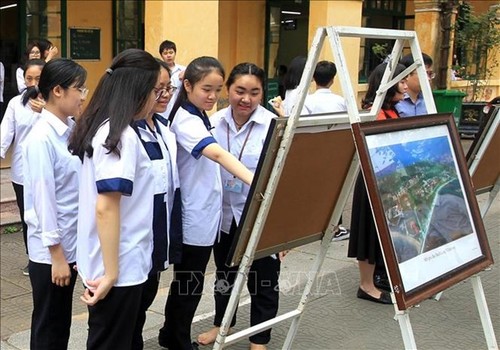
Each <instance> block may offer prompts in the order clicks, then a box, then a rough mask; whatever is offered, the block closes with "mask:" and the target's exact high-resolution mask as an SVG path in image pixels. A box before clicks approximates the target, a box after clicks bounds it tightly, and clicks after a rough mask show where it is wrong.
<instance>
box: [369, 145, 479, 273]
mask: <svg viewBox="0 0 500 350" xmlns="http://www.w3.org/2000/svg"><path fill="white" fill-rule="evenodd" d="M368 137H375V138H376V137H383V136H382V135H370V136H368ZM369 154H370V159H371V162H372V166H373V170H374V173H375V178H376V182H377V187H378V191H379V194H380V198H381V200H382V205H383V209H384V212H385V217H386V221H387V225H388V227H389V231H390V234H391V238H392V243H393V246H394V249H395V252H396V256H397V259H398V263H399V264H401V263H403V262H404V261H407V260H409V259H412V258H414V257H416V256H417V255H420V254H422V253H425V252H430V251H432V250H433V249H435V248H437V247H441V246H443V245H445V244H447V243H449V242H452V241H454V240H457V239H458V238H461V237H464V236H466V235H469V234H471V233H473V232H474V230H473V228H472V224H471V216H470V213H469V210H468V206H467V203H466V201H465V200H464V195H463V190H462V186H461V184H460V181H459V178H458V174H457V169H456V167H455V160H454V155H453V153H452V150H451V148H450V142H449V139H448V137H447V136H436V137H431V138H423V139H421V140H414V141H411V142H405V143H395V144H391V145H382V146H379V147H373V148H371V149H370V150H369Z"/></svg>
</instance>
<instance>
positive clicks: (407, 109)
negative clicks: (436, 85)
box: [396, 53, 435, 118]
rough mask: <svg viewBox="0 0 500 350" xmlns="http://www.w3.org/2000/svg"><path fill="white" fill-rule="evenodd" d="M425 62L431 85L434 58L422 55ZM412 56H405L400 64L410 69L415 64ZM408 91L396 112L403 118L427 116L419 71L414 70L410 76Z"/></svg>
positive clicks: (397, 106)
mask: <svg viewBox="0 0 500 350" xmlns="http://www.w3.org/2000/svg"><path fill="white" fill-rule="evenodd" d="M422 57H423V60H424V66H425V71H426V73H427V79H429V83H430V81H431V80H432V79H434V77H435V74H434V72H433V71H432V58H431V57H430V56H429V55H426V54H425V53H422ZM413 62H414V60H413V56H412V54H408V55H406V56H404V57H403V58H402V59H401V60H400V62H399V63H400V64H402V65H403V66H405V67H406V68H408V67H409V66H411V65H412V64H413ZM407 80H408V91H407V92H406V93H405V96H404V99H402V100H401V101H399V102H398V103H397V104H396V110H397V111H398V114H399V116H400V117H401V118H406V117H413V116H416V115H425V114H427V108H426V106H425V102H424V96H423V95H422V88H421V87H420V81H419V80H418V74H417V70H414V71H413V72H411V73H410V74H409V75H408V79H407Z"/></svg>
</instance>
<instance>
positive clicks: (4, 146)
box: [0, 94, 40, 185]
mask: <svg viewBox="0 0 500 350" xmlns="http://www.w3.org/2000/svg"><path fill="white" fill-rule="evenodd" d="M23 96H24V94H21V95H18V96H15V97H13V98H12V99H11V100H10V101H9V104H8V105H7V110H6V111H5V114H4V116H3V119H2V123H1V124H0V157H2V158H5V155H6V154H7V151H8V150H9V148H10V146H12V147H13V149H12V164H11V177H12V182H14V183H16V184H18V185H22V184H23V159H22V150H21V147H22V144H23V142H24V141H25V140H26V137H27V136H28V134H29V133H30V131H31V129H32V127H33V125H34V124H35V123H36V122H37V121H38V120H39V119H40V114H39V113H37V112H34V111H33V110H32V109H31V107H30V104H29V102H28V103H27V104H26V106H23V103H22V98H23Z"/></svg>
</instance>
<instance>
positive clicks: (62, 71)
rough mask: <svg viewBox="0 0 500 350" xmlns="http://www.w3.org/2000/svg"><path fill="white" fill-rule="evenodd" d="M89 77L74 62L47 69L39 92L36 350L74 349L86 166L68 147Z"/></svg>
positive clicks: (33, 266) (31, 234) (30, 169)
mask: <svg viewBox="0 0 500 350" xmlns="http://www.w3.org/2000/svg"><path fill="white" fill-rule="evenodd" d="M27 73H29V68H28V71H27ZM86 77H87V72H86V71H85V69H83V67H81V66H80V65H79V64H77V63H75V62H73V61H71V60H69V59H57V60H53V61H51V62H49V63H47V64H46V65H45V66H44V68H43V70H42V73H41V75H40V82H39V84H38V89H39V90H40V93H41V94H42V97H43V98H44V100H45V101H46V105H45V107H44V109H43V111H42V112H41V117H40V120H39V121H38V122H37V123H36V124H35V125H34V126H33V129H32V130H31V131H32V132H30V134H29V135H28V138H27V139H26V141H25V144H24V145H23V157H22V158H23V163H24V164H23V174H24V179H23V180H24V209H25V214H24V219H25V220H26V224H27V225H28V252H29V275H30V281H31V287H32V292H33V314H32V317H31V339H30V348H31V349H67V347H68V340H69V335H70V328H71V309H72V304H73V289H74V287H75V282H76V275H77V273H76V270H75V269H74V267H75V261H76V240H77V238H76V236H77V217H78V182H79V173H80V161H79V159H78V157H75V156H73V155H72V154H71V153H70V152H69V151H68V143H67V141H68V138H69V135H70V132H71V130H72V128H73V125H74V121H73V119H72V117H77V116H79V114H80V112H81V108H82V104H83V101H84V100H85V98H86V96H87V92H88V90H87V89H86V88H85V80H86ZM29 89H33V90H37V88H36V86H35V87H34V88H31V87H30V88H29ZM29 92H30V90H28V91H27V94H28V93H29ZM35 94H38V91H35Z"/></svg>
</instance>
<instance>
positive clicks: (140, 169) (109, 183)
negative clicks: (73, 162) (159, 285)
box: [77, 121, 154, 287]
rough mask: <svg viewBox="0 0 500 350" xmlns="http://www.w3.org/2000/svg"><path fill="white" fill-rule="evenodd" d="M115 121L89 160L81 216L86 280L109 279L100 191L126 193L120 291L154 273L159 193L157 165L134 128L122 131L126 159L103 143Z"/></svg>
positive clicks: (81, 267)
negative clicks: (101, 229)
mask: <svg viewBox="0 0 500 350" xmlns="http://www.w3.org/2000/svg"><path fill="white" fill-rule="evenodd" d="M108 134H109V121H106V122H104V123H103V125H101V126H100V127H99V129H98V130H97V132H96V134H95V135H94V138H93V139H92V147H93V148H94V154H93V156H92V158H89V157H88V156H87V155H85V157H84V158H83V165H82V172H81V177H80V200H79V206H80V208H79V209H80V210H79V212H78V217H79V221H78V251H77V264H78V273H79V274H80V276H81V278H82V281H83V282H84V283H85V284H86V283H87V282H86V281H87V280H95V279H97V278H98V277H101V276H104V265H103V261H102V252H101V245H100V241H99V236H98V232H97V221H96V216H95V210H96V200H97V195H98V193H107V192H120V193H121V194H122V197H121V199H120V242H119V258H118V271H119V273H118V279H117V281H116V283H115V284H114V286H115V287H125V286H133V285H139V284H141V283H143V282H144V281H146V279H147V277H148V273H149V271H150V270H151V266H152V261H151V255H152V253H153V228H152V224H153V191H154V178H153V174H152V169H151V161H150V159H149V157H148V155H147V153H146V150H145V149H144V147H143V146H142V144H141V141H140V140H139V137H138V136H137V134H136V132H135V131H134V129H132V127H130V126H127V128H126V129H125V130H124V131H123V132H122V134H121V137H120V142H119V146H118V147H119V149H120V156H118V155H116V154H115V153H109V152H108V150H107V149H105V148H104V146H103V144H104V142H105V140H106V138H107V137H108Z"/></svg>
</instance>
